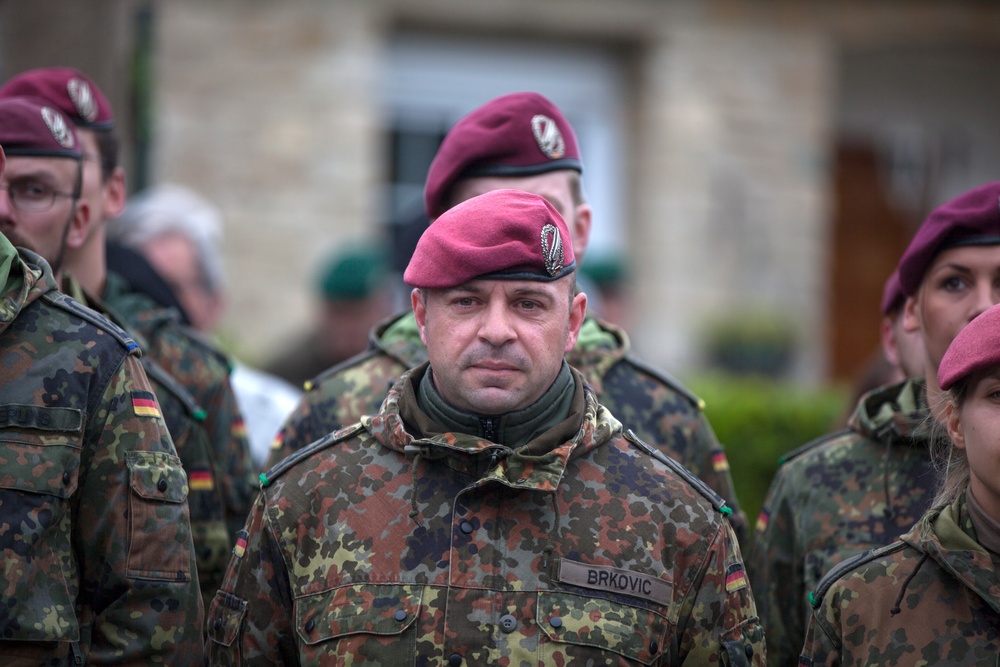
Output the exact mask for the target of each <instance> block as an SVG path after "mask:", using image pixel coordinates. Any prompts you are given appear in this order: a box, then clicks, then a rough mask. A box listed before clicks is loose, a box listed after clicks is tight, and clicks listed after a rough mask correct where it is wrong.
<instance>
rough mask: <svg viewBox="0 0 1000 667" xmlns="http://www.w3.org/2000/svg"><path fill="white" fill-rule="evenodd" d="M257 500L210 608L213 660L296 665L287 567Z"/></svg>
mask: <svg viewBox="0 0 1000 667" xmlns="http://www.w3.org/2000/svg"><path fill="white" fill-rule="evenodd" d="M266 509H267V508H266V495H265V494H264V493H263V492H262V493H261V494H260V496H259V497H258V498H257V502H256V503H255V504H254V507H253V509H252V510H251V512H250V516H249V517H248V518H247V523H246V526H245V528H244V530H241V531H240V532H239V533H237V536H236V546H235V548H234V549H233V555H232V558H231V559H230V561H229V569H228V570H227V571H226V578H225V581H224V582H223V584H222V588H221V589H220V590H219V591H218V592H217V593H216V594H215V599H214V600H213V601H212V606H211V608H210V610H209V612H208V627H207V629H208V637H209V645H208V652H209V664H212V665H244V664H245V665H275V664H282V665H297V664H299V660H298V651H297V648H296V643H295V636H294V628H293V627H292V620H291V619H292V614H293V611H294V610H293V608H292V596H291V587H290V585H289V583H288V571H287V569H286V568H285V563H284V560H283V559H282V558H281V554H280V548H279V545H278V542H277V540H276V539H275V538H274V536H273V535H272V534H271V531H270V529H269V522H268V520H267V517H266Z"/></svg>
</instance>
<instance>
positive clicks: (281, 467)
mask: <svg viewBox="0 0 1000 667" xmlns="http://www.w3.org/2000/svg"><path fill="white" fill-rule="evenodd" d="M364 428H365V427H364V425H362V423H361V422H357V423H356V424H354V425H352V426H348V427H346V428H342V429H339V430H337V431H334V432H333V433H329V434H327V435H325V436H323V437H322V438H320V439H319V440H316V441H315V442H312V443H310V444H308V445H306V446H305V447H303V448H302V449H300V450H298V451H295V452H293V453H291V454H289V455H288V456H286V457H285V458H283V459H281V460H280V461H278V462H277V463H275V464H274V465H273V466H272V467H271V469H270V470H268V471H267V472H263V473H261V474H260V486H261V488H262V489H263V488H265V487H268V486H270V485H271V484H272V483H273V482H274V480H276V479H278V478H279V477H281V476H282V475H283V474H285V472H286V471H287V470H288V469H289V468H291V467H293V466H294V465H295V464H297V463H299V462H300V461H302V460H303V459H307V458H309V457H310V456H312V455H313V454H314V453H316V452H318V451H320V450H322V449H326V448H327V447H329V446H330V445H335V444H337V443H338V442H344V441H345V440H349V439H351V438H353V437H354V436H356V435H357V434H358V433H360V432H361V431H363V430H364Z"/></svg>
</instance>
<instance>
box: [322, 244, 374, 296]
mask: <svg viewBox="0 0 1000 667" xmlns="http://www.w3.org/2000/svg"><path fill="white" fill-rule="evenodd" d="M388 272H389V265H388V262H387V261H386V256H385V253H384V251H383V250H382V249H381V248H378V247H374V246H357V247H353V248H348V249H342V250H340V251H339V252H337V253H335V254H334V255H333V256H332V257H330V259H328V260H327V262H326V264H324V266H323V270H322V271H321V272H320V275H319V285H318V287H319V292H320V294H321V295H322V296H323V298H325V299H328V300H331V301H336V300H344V301H360V300H362V299H365V298H368V297H369V296H371V295H372V294H373V293H374V292H376V291H377V290H378V289H379V288H380V287H381V286H382V285H383V284H384V283H385V281H386V279H387V277H388Z"/></svg>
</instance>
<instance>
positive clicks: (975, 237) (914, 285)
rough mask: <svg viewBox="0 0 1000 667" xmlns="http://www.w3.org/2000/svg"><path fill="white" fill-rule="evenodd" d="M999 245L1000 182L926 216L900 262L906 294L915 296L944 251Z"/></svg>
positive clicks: (977, 189) (970, 192) (972, 191)
mask: <svg viewBox="0 0 1000 667" xmlns="http://www.w3.org/2000/svg"><path fill="white" fill-rule="evenodd" d="M998 244H1000V181H994V182H992V183H987V184H986V185H982V186H980V187H978V188H976V189H974V190H970V191H968V192H966V193H964V194H961V195H959V196H958V197H956V198H954V199H952V200H951V201H949V202H947V203H945V204H942V205H941V206H939V207H937V208H936V209H934V210H933V211H931V214H930V215H929V216H927V219H926V220H924V222H923V224H922V225H920V229H918V230H917V233H916V234H915V235H914V237H913V240H912V241H910V245H909V247H907V249H906V251H905V252H904V253H903V258H902V259H901V260H899V282H900V285H901V286H902V288H903V292H904V293H905V294H907V295H909V296H913V295H914V294H916V292H917V290H918V289H919V288H920V283H921V282H922V281H923V279H924V273H926V272H927V269H928V268H929V267H930V265H931V264H932V263H933V262H934V259H935V258H936V257H937V256H938V254H940V253H941V251H943V250H948V249H950V248H957V247H960V246H972V245H998Z"/></svg>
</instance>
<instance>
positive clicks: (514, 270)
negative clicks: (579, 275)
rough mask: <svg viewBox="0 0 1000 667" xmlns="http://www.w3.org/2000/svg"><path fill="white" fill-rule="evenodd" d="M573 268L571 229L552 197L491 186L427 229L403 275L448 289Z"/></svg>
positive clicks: (549, 275)
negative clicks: (478, 282)
mask: <svg viewBox="0 0 1000 667" xmlns="http://www.w3.org/2000/svg"><path fill="white" fill-rule="evenodd" d="M575 270H576V258H575V257H574V255H573V244H572V243H570V236H569V229H568V228H567V227H566V222H565V221H564V220H563V219H562V216H561V215H559V212H558V211H556V209H555V208H554V207H553V206H552V204H550V203H549V202H548V200H546V199H545V198H544V197H540V196H538V195H535V194H531V193H528V192H524V191H522V190H493V191H491V192H487V193H485V194H482V195H479V196H478V197H473V198H472V199H469V200H467V201H464V202H462V203H461V204H458V205H457V206H455V207H453V208H451V209H448V210H447V211H445V212H444V213H443V214H442V215H441V217H439V218H438V219H437V220H435V221H434V222H433V223H432V224H431V225H430V226H429V227H428V228H427V229H426V230H424V233H423V235H422V236H421V237H420V240H419V241H418V242H417V247H416V249H415V250H414V251H413V256H412V257H411V258H410V264H409V266H407V267H406V271H405V273H404V274H403V280H404V282H406V284H407V285H410V286H412V287H421V288H426V289H447V288H451V287H458V286H459V285H464V284H465V283H467V282H469V281H471V280H476V279H483V280H533V281H541V282H551V281H553V280H559V279H560V278H563V277H564V276H568V275H570V274H571V273H573V271H575Z"/></svg>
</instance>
